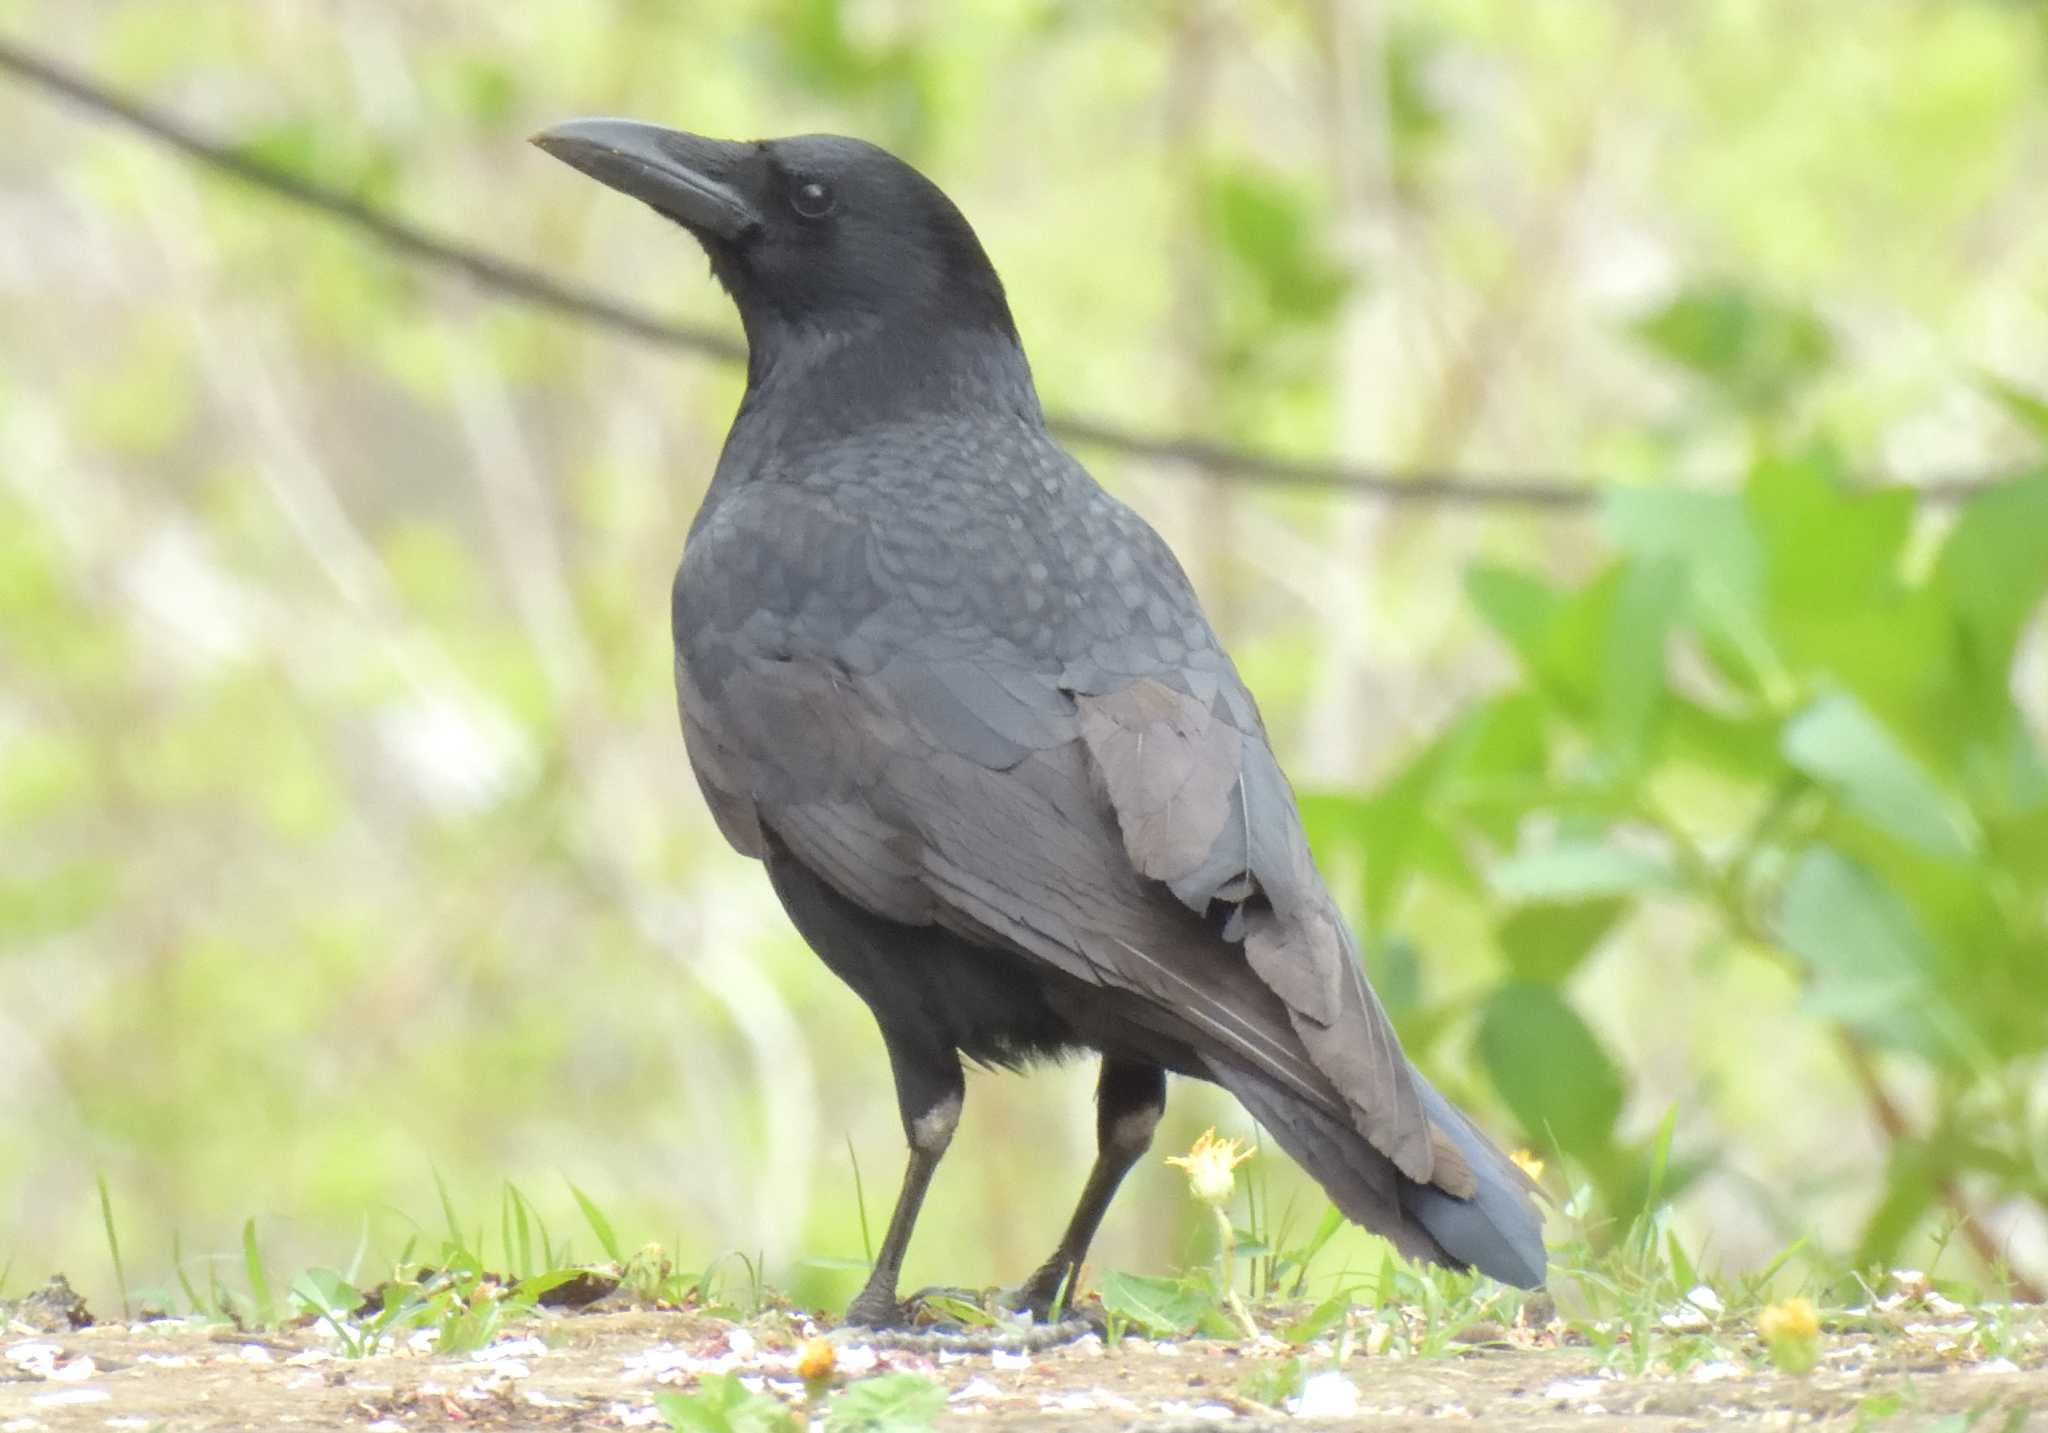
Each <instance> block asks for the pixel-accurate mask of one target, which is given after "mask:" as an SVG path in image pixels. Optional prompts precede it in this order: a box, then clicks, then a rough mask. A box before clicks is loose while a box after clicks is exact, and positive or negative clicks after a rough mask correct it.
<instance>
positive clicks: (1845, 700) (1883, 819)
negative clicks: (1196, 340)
mask: <svg viewBox="0 0 2048 1433" xmlns="http://www.w3.org/2000/svg"><path fill="white" fill-rule="evenodd" d="M2044 550H2048V549H2044ZM1785 759H1786V760H1787V761H1789V762H1791V763H1792V765H1793V766H1795V767H1797V768H1798V769H1799V770H1800V771H1803V772H1805V773H1806V774H1807V775H1808V776H1810V777H1812V778H1813V779H1814V780H1815V781H1817V782H1819V783H1820V784H1821V785H1823V786H1825V787H1827V788H1828V789H1829V790H1830V791H1832V792H1834V793H1835V795H1836V796H1838V797H1839V798H1840V799H1841V801H1842V802H1843V804H1844V805H1846V806H1847V807H1848V808H1849V809H1850V810H1852V811H1854V812H1855V813H1856V814H1857V815H1858V816H1860V817H1862V818H1863V819H1864V820H1866V821H1868V822H1869V823H1870V824H1871V825H1873V826H1875V827H1877V828H1878V829H1879V830H1881V831H1884V832H1887V833H1888V834H1890V835H1893V836H1896V837H1897V838H1898V839H1899V840H1901V841H1904V842H1905V843H1906V844H1908V845H1910V846H1913V847H1915V848H1916V849H1918V850H1921V851H1924V852H1926V853H1927V854H1928V855H1930V856H1938V857H1942V858H1945V859H1948V860H1958V861H1959V860H1965V859H1967V858H1968V857H1970V856H1972V855H1974V854H1975V853H1976V851H1977V847H1978V837H1977V832H1976V829H1975V826H1974V823H1972V821H1971V820H1970V817H1969V814H1968V812H1967V811H1965V810H1964V809H1963V808H1962V807H1961V806H1960V805H1959V804H1958V803H1956V802H1955V801H1953V800H1951V799H1950V797H1949V796H1948V794H1947V793H1946V792H1944V791H1943V790H1942V788H1941V786H1940V784H1939V783H1937V782H1936V781H1935V779H1934V777H1933V776H1932V775H1930V774H1929V773H1928V771H1927V769H1926V768H1925V767H1923V766H1922V765H1921V764H1920V763H1919V762H1918V761H1915V760H1914V759H1913V757H1912V756H1910V755H1909V754H1908V753H1907V752H1906V750H1905V748H1904V747H1902V746H1901V745H1899V743H1898V742H1897V741H1896V740H1894V739H1893V737H1892V734H1891V733H1890V732H1888V731H1886V730H1885V728H1884V725H1883V724H1882V723H1881V722H1879V721H1878V719H1877V718H1876V717H1874V716H1872V715H1871V713H1870V711H1869V709H1868V708H1866V707H1865V706H1864V705H1863V704H1862V703H1861V702H1859V701H1857V700H1856V699H1855V698H1854V697H1851V696H1848V695H1846V694H1843V693H1835V694H1833V695H1831V696H1825V697H1822V698H1821V699H1820V700H1819V701H1817V702H1815V703H1814V704H1813V705H1812V706H1810V707H1808V708H1807V709H1806V710H1805V711H1803V712H1801V713H1800V714H1799V715H1798V716H1797V717H1795V718H1793V719H1792V721H1790V722H1789V723H1787V724H1786V727H1785Z"/></svg>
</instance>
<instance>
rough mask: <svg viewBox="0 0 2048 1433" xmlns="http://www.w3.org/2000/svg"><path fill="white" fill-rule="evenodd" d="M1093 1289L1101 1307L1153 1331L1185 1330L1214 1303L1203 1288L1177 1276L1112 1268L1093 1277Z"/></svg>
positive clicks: (1170, 1331) (1183, 1331)
mask: <svg viewBox="0 0 2048 1433" xmlns="http://www.w3.org/2000/svg"><path fill="white" fill-rule="evenodd" d="M1095 1292H1096V1293H1097V1294H1098V1295H1099V1296H1100V1297H1101V1299H1102V1307H1103V1308H1104V1309H1106V1310H1108V1311H1109V1312H1110V1313H1112V1314H1114V1315H1115V1316H1116V1317H1118V1318H1120V1319H1125V1320H1128V1321H1129V1322H1131V1323H1133V1324H1136V1325H1137V1326H1138V1327H1139V1328H1142V1329H1144V1330H1146V1331H1147V1332H1149V1333H1152V1334H1154V1335H1172V1334H1184V1333H1186V1332H1187V1331H1188V1330H1189V1329H1191V1328H1193V1327H1194V1326H1195V1325H1196V1324H1198V1323H1200V1322H1201V1320H1202V1316H1203V1315H1204V1314H1206V1313H1208V1311H1209V1309H1210V1308H1211V1306H1212V1305H1213V1304H1214V1303H1215V1300H1214V1299H1212V1298H1211V1297H1210V1296H1209V1295H1208V1294H1207V1293H1205V1292H1204V1291H1203V1290H1201V1289H1198V1288H1195V1287H1193V1286H1191V1285H1189V1284H1186V1283H1183V1282H1182V1281H1180V1280H1179V1279H1163V1278H1159V1277H1157V1276H1156V1275H1150V1274H1123V1273H1118V1272H1117V1271H1116V1270H1114V1269H1112V1270H1109V1271H1108V1272H1106V1273H1104V1274H1103V1275H1102V1277H1101V1278H1100V1279H1098V1280H1097V1281H1096V1287H1095Z"/></svg>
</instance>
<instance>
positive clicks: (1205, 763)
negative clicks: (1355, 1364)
mask: <svg viewBox="0 0 2048 1433" xmlns="http://www.w3.org/2000/svg"><path fill="white" fill-rule="evenodd" d="M768 625H769V624H764V623H763V622H759V621H756V622H753V623H750V624H748V625H747V626H746V627H745V628H732V627H728V628H727V629H726V630H717V631H697V632H694V633H692V634H691V635H690V640H689V641H688V643H687V646H688V650H689V653H690V657H689V660H687V661H685V660H682V659H680V658H679V661H678V666H677V690H678V696H679V699H680V705H681V708H682V716H683V726H684V733H685V737H686V739H687V742H688V746H689V750H690V755H691V759H692V763H693V765H694V766H695V768H696V771H697V775H698V779H699V782H700V784H701V785H702V787H703V789H704V793H705V796H706V799H707V801H708V802H709V804H710V806H711V809H712V811H713V813H714V814H715V816H716V819H717V820H718V823H719V825H720V827H721V829H722V830H723V831H724V833H725V834H726V836H727V837H728V838H729V839H730V840H731V841H732V842H733V844H734V845H735V846H736V847H738V848H739V849H740V850H742V851H745V852H747V853H749V854H752V855H756V856H760V855H765V854H767V852H768V851H769V850H770V843H771V841H779V842H780V843H782V844H783V845H785V846H787V847H788V848H789V850H790V851H791V853H792V854H793V855H795V856H796V857H797V859H799V860H801V861H802V862H803V863H804V864H805V865H806V866H808V867H810V868H811V869H812V870H814V871H816V872H817V873H818V874H819V875H820V876H822V877H823V878H824V879H825V880H826V881H827V882H829V883H830V884H831V885H832V886H833V887H834V888H836V889H837V890H839V891H840V892H841V893H843V894H844V895H846V896H847V897H849V898H850V899H853V900H855V901H858V902H859V903H860V904H861V905H863V906H865V907H866V908H868V909H869V910H872V911H874V912H875V913H876V914H878V915H881V916H884V917H886V918H888V919H891V920H896V921H901V922H905V923H911V924H937V925H941V926H945V927H948V928H951V929H954V930H956V931H957V932H958V933H960V934H961V935H963V936H965V937H967V938H969V939H974V940H982V941H988V940H995V941H999V942H1001V943H1002V944H1004V945H1007V946H1010V947H1013V948H1015V949H1018V950H1021V951H1023V952H1025V953H1027V954H1029V955H1031V956H1034V957H1036V958H1038V959H1041V960H1043V961H1045V962H1046V963H1047V964H1049V965H1051V966H1053V967H1055V968H1057V969H1059V970H1061V971H1063V972H1064V973H1066V974H1068V975H1070V976H1073V977H1075V978H1077V979H1080V980H1083V981H1087V982H1090V983H1095V984H1106V985H1111V986H1115V987H1120V988H1122V989H1125V990H1129V991H1131V992H1133V993H1136V994H1138V995H1141V996H1143V997H1145V998H1146V999H1147V1000H1148V1001H1149V1002H1151V1003H1153V1004H1155V1005H1156V1006H1158V1007H1159V1008H1160V1009H1162V1010H1163V1011H1167V1012H1170V1013H1171V1014H1173V1015H1174V1016H1176V1017H1177V1018H1178V1019H1179V1020H1180V1021H1181V1022H1183V1023H1184V1026H1185V1028H1186V1029H1187V1031H1188V1032H1189V1038H1190V1040H1191V1043H1194V1044H1195V1045H1196V1046H1197V1048H1200V1049H1204V1050H1207V1051H1210V1052H1211V1053H1212V1054H1214V1055H1215V1056H1217V1057H1220V1058H1222V1059H1225V1060H1229V1061H1233V1062H1237V1063H1240V1064H1244V1065H1248V1066H1250V1067H1252V1068H1254V1069H1257V1070H1259V1071H1262V1072H1264V1073H1265V1074H1266V1075H1267V1076H1269V1077H1270V1078H1272V1079H1273V1080H1274V1081H1276V1082H1278V1083H1280V1084H1281V1085H1283V1086H1285V1087H1287V1088H1290V1089H1293V1090H1294V1091H1295V1092H1296V1093H1297V1094H1299V1095H1300V1096H1301V1097H1302V1098H1304V1099H1308V1100H1311V1101H1313V1102H1315V1103H1317V1104H1319V1105H1323V1106H1332V1105H1334V1106H1336V1107H1337V1111H1336V1112H1339V1113H1341V1114H1342V1115H1343V1116H1344V1117H1345V1118H1346V1119H1347V1121H1348V1122H1349V1123H1351V1124H1352V1125H1353V1127H1355V1128H1356V1129H1357V1130H1358V1131H1359V1132H1360V1133H1361V1134H1363V1135H1364V1136H1365V1137H1366V1138H1367V1139H1368V1140H1370V1141H1371V1143H1372V1144H1373V1145H1374V1146H1375V1147H1376V1148H1378V1149H1380V1150H1381V1151H1382V1152H1383V1153H1385V1154H1386V1155H1387V1156H1388V1158H1389V1159H1390V1160H1391V1161H1392V1162H1393V1163H1394V1165H1395V1166H1396V1167H1397V1168H1399V1169H1400V1170H1401V1172H1402V1173H1403V1174H1406V1175H1407V1176H1408V1177H1409V1178H1411V1179H1414V1180H1416V1181H1418V1182H1429V1181H1430V1180H1431V1179H1432V1178H1434V1179H1435V1181H1436V1182H1437V1183H1438V1184H1439V1185H1440V1187H1443V1188H1445V1189H1447V1190H1449V1191H1450V1192H1452V1193H1454V1194H1460V1195H1462V1194H1465V1193H1468V1192H1469V1190H1470V1184H1471V1177H1470V1174H1469V1172H1468V1171H1467V1170H1466V1169H1465V1168H1464V1163H1463V1161H1462V1159H1461V1158H1459V1156H1458V1155H1457V1154H1456V1152H1455V1151H1454V1150H1452V1149H1451V1148H1450V1147H1449V1144H1448V1142H1447V1141H1446V1140H1445V1139H1444V1138H1442V1137H1441V1136H1438V1137H1436V1138H1433V1137H1432V1136H1433V1133H1434V1132H1433V1130H1432V1127H1431V1123H1430V1121H1429V1120H1428V1119H1427V1118H1426V1116H1425V1115H1424V1113H1423V1111H1422V1108H1421V1105H1420V1103H1419V1100H1418V1097H1417V1094H1416V1089H1415V1085H1414V1079H1413V1075H1412V1073H1411V1071H1410V1070H1409V1067H1408V1064H1407V1061H1406V1059H1405V1058H1403V1056H1402V1054H1401V1051H1400V1046H1399V1043H1398V1041H1397V1039H1396V1038H1395V1035H1394V1032H1393V1030H1392V1027H1391V1026H1390V1025H1389V1023H1388V1021H1387V1018H1386V1016H1385V1014H1384V1012H1383V1011H1382V1010H1381V1008H1380V1006H1379V1003H1378V1001H1377V1000H1376V999H1375V998H1374V996H1373V994H1372V992H1371V990H1370V989H1369V988H1368V987H1367V985H1366V983H1365V980H1364V976H1363V974H1362V972H1361V970H1360V968H1359V965H1358V961H1357V957H1356V953H1355V951H1354V949H1353V947H1352V944H1351V940H1350V937H1349V935H1348V933H1347V932H1346V930H1345V928H1344V924H1343V921H1342V920H1341V918H1340V917H1339V915H1338V914H1337V912H1336V910H1335V907H1334V905H1333V903H1332V902H1331V900H1330V897H1329V895H1328V893H1327V892H1326V891H1325V889H1324V887H1323V885H1322V882H1321V879H1320V878H1319V877H1318V875H1317V874H1316V871H1315V867H1314V864H1313V862H1312V861H1311V859H1310V857H1309V852H1308V847H1307V844H1306V842H1305V840H1304V839H1303V836H1302V832H1301V826H1300V820H1299V817H1298V814H1297V812H1296V809H1295V804H1294V798H1293V794H1292V792H1291V791H1290V789H1289V788H1288V785H1287V782H1286V779H1285V778H1284V777H1283V776H1282V775H1281V773H1280V770H1279V768H1278V766H1277V765H1276V764H1275V762H1274V760H1273V756H1272V753H1271V751H1270V749H1269V748H1268V746H1267V744H1266V739H1265V734H1264V732H1263V730H1262V729H1261V728H1260V726H1259V723H1258V719H1257V715H1256V710H1255V709H1254V708H1253V707H1252V705H1251V702H1250V698H1249V697H1248V696H1246V695H1245V694H1244V692H1243V689H1242V687H1241V686H1239V685H1238V683H1237V679H1236V675H1235V673H1234V672H1231V671H1229V670H1228V669H1227V664H1226V665H1225V666H1224V667H1223V668H1222V669H1220V670H1219V669H1217V668H1215V667H1214V666H1212V667H1210V668H1209V669H1208V670H1203V671H1193V672H1190V671H1180V670H1161V671H1158V672H1156V673H1154V674H1152V675H1146V676H1132V675H1130V674H1128V673H1118V674H1114V675H1106V674H1105V673H1104V672H1103V671H1102V669H1101V666H1100V664H1094V663H1091V664H1088V665H1087V666H1086V667H1085V669H1084V668H1082V667H1077V666H1075V665H1074V664H1071V663H1069V664H1064V665H1063V666H1059V667H1055V666H1054V665H1053V664H1052V663H1050V662H1047V661H1046V660H1045V659H1044V658H1042V657H1039V656H1038V655H1036V654H1031V653H1027V652H1026V651H1024V650H1022V649H1021V648H1020V647H1018V646H1017V645H1016V644H1014V643H1012V642H1010V641H1008V640H1007V639H1004V638H1001V637H997V636H994V635H992V634H990V633H987V632H985V631H973V630H962V629H956V630H954V631H952V632H949V633H945V634H943V635H936V636H934V635H926V636H922V637H919V638H916V639H911V640H903V641H898V642H895V643H892V644H890V650H889V655H888V656H887V657H886V658H883V659H879V660H876V659H874V658H873V656H872V653H873V652H874V651H875V650H876V647H875V644H874V643H873V642H872V641H870V640H869V639H868V637H861V638H859V639H858V640H855V639H851V638H849V639H846V641H844V642H842V641H837V640H833V639H827V638H822V637H816V636H814V637H811V638H806V637H805V636H804V635H803V634H802V633H801V632H800V631H792V630H787V629H785V630H775V631H769V630H768ZM871 635H872V633H870V634H869V636H871ZM847 642H852V643H853V645H850V646H849V645H846V643H847ZM1123 665H1126V666H1128V665H1133V664H1131V663H1124V664H1123ZM1205 696H1207V697H1208V699H1207V700H1204V697H1205ZM1219 932H1220V933H1219Z"/></svg>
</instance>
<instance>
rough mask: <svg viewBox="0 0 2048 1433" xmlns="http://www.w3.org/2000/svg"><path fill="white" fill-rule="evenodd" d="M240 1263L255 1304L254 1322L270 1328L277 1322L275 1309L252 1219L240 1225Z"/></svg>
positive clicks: (250, 1295)
mask: <svg viewBox="0 0 2048 1433" xmlns="http://www.w3.org/2000/svg"><path fill="white" fill-rule="evenodd" d="M242 1264H243V1266H244V1267H245V1268H246V1269H247V1270H248V1271H249V1297H250V1298H251V1299H253V1300H254V1301H255V1305H256V1307H255V1311H254V1317H255V1322H256V1323H258V1324H260V1325H261V1326H262V1327H264V1328H270V1327H272V1326H273V1325H275V1324H276V1322H277V1310H276V1308H275V1307H274V1306H273V1304H272V1303H271V1298H270V1270H269V1269H268V1268H267V1267H266V1266H265V1264H264V1262H263V1251H262V1250H261V1249H260V1248H258V1247H257V1245H256V1221H255V1220H254V1219H251V1220H249V1221H248V1222H247V1223H245V1224H244V1225H243V1226H242Z"/></svg>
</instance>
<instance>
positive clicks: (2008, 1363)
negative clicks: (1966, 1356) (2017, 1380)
mask: <svg viewBox="0 0 2048 1433" xmlns="http://www.w3.org/2000/svg"><path fill="white" fill-rule="evenodd" d="M1975 1371H1976V1372H1978V1373H2018V1372H2019V1371H2020V1366H2019V1365H2018V1364H2016V1363H2014V1362H2013V1361H2012V1360H2011V1359H2009V1358H1987V1359H1985V1360H1984V1361H1983V1362H1982V1363H1980V1364H1978V1365H1977V1367H1976V1370H1975Z"/></svg>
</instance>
